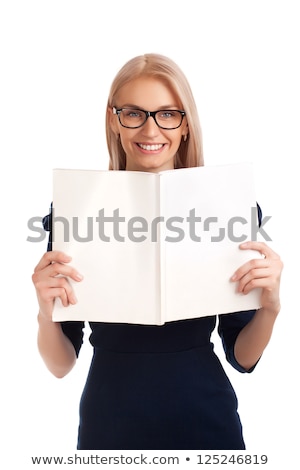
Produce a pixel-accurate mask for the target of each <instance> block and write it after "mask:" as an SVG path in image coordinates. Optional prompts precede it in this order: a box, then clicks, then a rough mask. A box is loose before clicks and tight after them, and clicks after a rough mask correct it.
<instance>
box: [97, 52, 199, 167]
mask: <svg viewBox="0 0 300 470" xmlns="http://www.w3.org/2000/svg"><path fill="white" fill-rule="evenodd" d="M140 77H151V78H156V79H158V80H161V81H163V82H164V83H167V85H168V86H169V87H170V88H171V90H172V91H173V92H174V93H175V94H176V95H177V97H178V98H179V100H180V102H181V104H182V107H183V109H184V111H185V112H186V119H187V122H188V130H189V133H188V136H187V140H186V141H184V140H182V141H181V143H180V146H179V148H178V151H177V154H176V156H175V168H188V167H195V166H202V165H203V164H204V162H203V149H202V132H201V126H200V122H199V117H198V111H197V107H196V104H195V100H194V97H193V94H192V91H191V88H190V85H189V83H188V81H187V79H186V77H185V75H184V74H183V72H182V70H181V69H180V68H179V67H178V65H177V64H176V63H175V62H173V61H172V60H171V59H169V58H168V57H165V56H163V55H160V54H145V55H141V56H137V57H134V58H133V59H131V60H129V61H128V62H127V63H126V64H125V65H124V66H123V67H122V68H121V69H120V71H119V72H118V74H117V75H116V77H115V79H114V81H113V82H112V85H111V88H110V93H109V97H108V102H107V111H106V140H107V146H108V151H109V155H110V161H109V169H110V170H125V167H126V155H125V152H124V150H123V147H122V145H121V142H120V139H119V138H118V136H116V134H115V133H114V132H113V130H112V128H111V125H110V117H109V111H108V109H109V108H110V109H111V108H112V107H113V106H115V97H116V95H117V93H118V92H119V90H120V88H122V87H123V86H124V85H125V84H127V83H128V82H130V81H132V80H135V79H137V78H140Z"/></svg>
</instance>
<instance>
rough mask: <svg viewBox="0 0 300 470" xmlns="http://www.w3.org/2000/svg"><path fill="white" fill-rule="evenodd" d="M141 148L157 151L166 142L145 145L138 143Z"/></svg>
mask: <svg viewBox="0 0 300 470" xmlns="http://www.w3.org/2000/svg"><path fill="white" fill-rule="evenodd" d="M137 145H138V146H139V147H140V148H141V149H143V150H148V151H155V150H160V149H161V148H162V147H163V146H164V144H152V145H144V144H137Z"/></svg>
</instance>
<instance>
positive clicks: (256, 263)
mask: <svg viewBox="0 0 300 470" xmlns="http://www.w3.org/2000/svg"><path fill="white" fill-rule="evenodd" d="M269 266H270V261H269V260H267V259H266V258H263V259H251V260H250V261H247V263H245V264H243V265H242V266H241V267H240V268H238V269H237V270H236V271H235V273H234V274H233V276H231V281H239V280H240V279H242V277H243V276H245V275H246V274H247V273H249V272H251V271H253V270H256V269H263V268H268V267H269Z"/></svg>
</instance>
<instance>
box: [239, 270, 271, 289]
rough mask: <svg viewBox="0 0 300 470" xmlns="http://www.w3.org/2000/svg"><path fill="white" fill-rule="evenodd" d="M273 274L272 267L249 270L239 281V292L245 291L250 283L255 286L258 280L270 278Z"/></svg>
mask: <svg viewBox="0 0 300 470" xmlns="http://www.w3.org/2000/svg"><path fill="white" fill-rule="evenodd" d="M271 274H272V272H271V270H270V268H264V269H255V270H252V271H249V272H248V273H247V274H246V275H245V276H243V277H242V279H241V280H240V281H239V283H238V287H237V290H238V292H245V289H246V287H247V286H248V285H249V284H251V286H253V284H254V283H255V282H256V281H257V280H260V279H267V278H270V276H271Z"/></svg>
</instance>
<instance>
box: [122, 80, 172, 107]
mask: <svg viewBox="0 0 300 470" xmlns="http://www.w3.org/2000/svg"><path fill="white" fill-rule="evenodd" d="M116 103H117V105H118V106H120V107H124V106H125V105H134V106H137V107H139V108H143V109H146V110H147V111H155V110H156V109H159V108H161V107H165V106H166V107H171V106H173V107H180V100H179V98H178V97H177V95H176V93H175V92H174V91H173V90H172V88H171V87H170V86H169V85H168V84H167V83H166V82H165V81H163V80H162V79H158V78H153V77H140V78H136V79H134V80H132V81H131V82H129V83H126V85H123V86H122V87H121V88H120V90H119V92H118V93H117V95H116Z"/></svg>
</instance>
